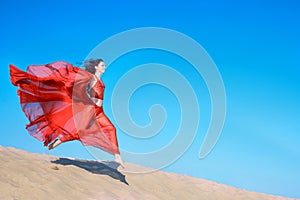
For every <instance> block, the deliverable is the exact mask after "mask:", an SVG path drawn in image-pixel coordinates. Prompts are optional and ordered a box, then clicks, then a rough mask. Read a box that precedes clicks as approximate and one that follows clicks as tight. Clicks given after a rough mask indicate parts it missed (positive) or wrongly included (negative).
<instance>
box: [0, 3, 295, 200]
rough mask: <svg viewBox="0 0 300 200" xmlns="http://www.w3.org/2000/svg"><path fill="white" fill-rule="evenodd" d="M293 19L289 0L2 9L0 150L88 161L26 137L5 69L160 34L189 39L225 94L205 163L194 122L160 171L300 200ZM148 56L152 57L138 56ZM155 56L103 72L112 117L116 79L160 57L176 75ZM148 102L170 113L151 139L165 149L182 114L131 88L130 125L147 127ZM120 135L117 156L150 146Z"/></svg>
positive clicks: (162, 95)
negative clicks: (129, 33) (192, 134)
mask: <svg viewBox="0 0 300 200" xmlns="http://www.w3.org/2000/svg"><path fill="white" fill-rule="evenodd" d="M299 13H300V3H298V1H296V0H284V1H283V0H281V1H279V0H275V1H264V3H263V2H261V1H258V0H255V1H251V2H241V1H234V0H230V1H216V0H213V1H209V2H208V1H207V2H198V1H196V0H195V1H177V2H174V1H165V2H163V3H162V2H161V1H157V0H154V1H149V2H145V3H141V2H140V1H126V3H125V2H120V3H117V2H115V3H110V2H109V1H89V0H87V1H62V2H60V1H33V0H29V1H24V2H21V1H15V0H11V1H6V2H5V1H4V2H2V3H1V6H0V27H1V33H0V40H1V45H0V51H1V54H0V66H1V70H0V76H1V80H2V81H1V84H0V91H1V95H0V98H1V102H2V104H1V107H0V110H1V126H2V132H1V134H0V145H2V146H7V147H8V146H9V147H16V148H19V149H23V150H27V151H30V152H38V153H47V154H54V155H60V156H70V157H77V158H86V159H92V157H91V155H90V154H89V153H88V152H87V151H86V149H85V148H84V147H83V146H82V145H81V144H80V143H79V142H69V143H65V144H64V145H62V146H60V147H59V148H57V149H55V150H53V151H50V152H48V151H46V150H45V148H44V147H43V145H42V143H40V142H38V141H37V140H36V139H34V138H32V137H31V136H29V135H28V133H27V132H26V130H25V124H26V123H27V119H26V118H25V116H24V114H23V113H22V111H21V109H20V106H19V103H18V101H19V100H18V98H17V95H16V88H15V87H14V86H12V85H11V84H10V81H9V73H8V65H9V64H10V63H13V64H15V65H16V66H18V67H19V68H21V69H26V66H27V65H29V64H45V63H49V62H53V61H56V60H65V61H68V62H71V63H73V64H76V62H78V61H82V60H83V59H84V58H85V57H86V56H87V55H88V54H89V52H90V51H91V50H92V49H93V48H95V47H96V46H97V45H98V44H99V43H100V42H101V41H103V40H105V39H107V38H108V37H110V36H113V35H115V34H117V33H120V32H122V31H126V30H129V29H133V28H140V27H149V26H150V27H163V28H168V29H172V30H176V31H179V32H181V33H183V34H185V35H188V36H189V37H191V38H193V39H194V40H195V41H197V42H198V43H199V44H201V45H202V46H203V47H204V48H205V49H206V51H207V52H208V53H209V55H210V56H211V57H212V59H213V60H214V62H215V63H216V65H217V67H218V69H219V71H220V74H221V76H222V78H223V81H224V86H225V89H226V96H227V116H226V121H225V124H224V129H223V131H222V135H221V137H220V139H219V141H218V143H217V145H216V146H215V148H214V149H213V151H212V152H211V153H210V154H209V156H207V157H206V158H205V159H202V160H200V159H199V158H198V154H199V147H200V145H201V143H202V141H203V130H204V129H205V128H207V125H203V126H202V124H201V123H200V126H199V134H197V136H196V138H195V140H194V142H193V144H192V145H191V147H190V148H189V149H188V150H187V151H186V152H185V154H184V155H183V156H182V157H181V158H180V159H179V160H177V162H175V163H173V164H172V165H170V166H168V167H167V168H165V169H164V170H165V171H172V172H176V173H180V174H187V175H190V176H195V177H200V178H205V179H209V180H213V181H217V182H220V183H224V184H227V185H232V186H235V187H239V188H244V189H247V190H251V191H258V192H264V193H269V194H275V195H284V196H289V197H298V198H300V190H299V185H300V170H299V169H300V123H299V122H300V105H299V102H300V84H299V81H300V60H299V56H300V37H299V35H300V27H299V24H300V14H299ZM147 53H149V55H150V57H149V56H148V57H147V56H145V55H147ZM161 53H162V54H159V52H156V51H151V50H149V51H148V52H136V53H135V54H134V53H133V54H129V55H128V56H127V57H126V58H124V59H123V60H122V59H120V60H119V62H116V63H114V65H112V66H109V67H111V68H109V69H108V70H107V73H106V74H105V75H104V77H103V79H104V81H105V83H106V87H107V89H106V94H105V95H106V96H105V97H106V100H107V101H105V102H104V106H105V107H106V108H107V109H106V111H107V114H108V115H109V116H110V117H112V112H111V109H110V107H109V106H110V102H109V101H110V98H111V91H112V89H113V86H114V84H115V83H116V81H117V80H118V78H119V77H121V76H122V74H123V73H126V71H128V70H130V69H131V67H134V66H135V65H137V64H143V62H154V61H155V62H159V61H160V60H159V59H160V58H161V56H162V57H163V58H164V59H165V60H164V61H168V62H166V63H164V64H168V65H169V66H171V67H172V66H173V67H174V68H176V66H177V65H178V63H180V62H183V61H180V60H178V61H176V62H175V61H173V60H172V58H173V57H172V56H171V55H167V54H164V53H163V52H161ZM139 56H140V57H139ZM143 56H144V57H143ZM137 58H140V59H137ZM142 58H143V59H142ZM174 59H175V57H174ZM176 63H177V64H176ZM114 66H115V67H114ZM117 66H123V68H122V69H120V68H119V69H118V67H117ZM177 67H178V66H177ZM179 70H180V69H179ZM181 73H182V74H185V75H186V76H187V77H186V78H187V79H189V80H190V81H191V84H192V85H195V84H197V79H198V81H199V82H201V81H202V80H201V77H200V76H196V75H195V76H193V78H191V77H192V75H191V74H193V71H192V70H191V69H185V70H183V71H182V72H181ZM189 76H190V77H189ZM195 88H196V86H195ZM204 89H205V87H203V88H200V89H199V88H198V89H195V90H196V91H198V92H197V94H196V95H197V98H198V99H199V101H200V102H201V103H200V107H201V108H200V109H201V110H202V111H203V112H204V113H207V112H208V111H209V109H208V107H209V106H210V105H209V95H208V93H207V91H206V92H205V91H204ZM202 92H203V93H202ZM156 94H158V95H157V96H156ZM149 95H150V96H152V97H153V96H154V97H153V98H150V96H149ZM148 97H149V98H148ZM158 97H159V98H158ZM201 98H203V99H201ZM204 98H206V99H204ZM149 99H151V100H149ZM169 102H173V103H169ZM153 103H161V104H162V105H165V109H166V112H168V117H169V118H168V120H170V121H171V122H167V123H166V126H165V128H164V130H163V131H164V135H162V136H158V137H160V138H161V139H162V140H161V141H162V142H166V141H168V140H170V139H171V138H172V134H173V132H174V131H176V130H175V128H177V127H178V121H179V120H178V118H176V116H179V114H178V112H180V110H179V109H178V104H177V103H176V99H175V98H174V95H172V94H171V93H169V91H168V90H166V89H164V88H162V87H158V86H156V85H149V86H147V87H145V88H143V90H142V89H141V90H138V91H137V92H136V93H135V94H134V95H133V97H132V100H131V103H130V111H131V114H132V118H133V120H135V121H136V123H137V124H141V125H143V124H147V123H148V121H147V120H149V119H148V117H147V110H148V108H149V106H150V105H152V104H153ZM206 105H207V106H206ZM202 120H203V123H204V124H205V123H207V121H209V117H207V116H206V117H205V116H203V119H202ZM176 122H177V123H176ZM174 127H175V128H174ZM118 133H119V135H120V141H119V142H120V146H121V147H122V148H125V149H126V148H128V149H130V148H131V147H132V145H133V144H134V147H135V149H134V150H135V151H138V152H144V151H145V149H143V147H145V148H149V149H151V148H153V149H155V148H158V146H155V144H153V143H152V144H153V145H154V146H151V143H150V144H148V146H147V144H145V143H143V141H141V143H138V142H136V141H135V142H133V141H131V140H132V138H130V137H126V135H125V134H124V133H122V131H120V130H119V132H118ZM168 134H171V135H168ZM158 145H159V144H158ZM139 148H140V151H139Z"/></svg>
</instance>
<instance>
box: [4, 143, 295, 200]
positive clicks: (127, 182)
mask: <svg viewBox="0 0 300 200" xmlns="http://www.w3.org/2000/svg"><path fill="white" fill-rule="evenodd" d="M126 165H127V167H130V168H141V167H142V166H138V165H135V164H132V163H126ZM0 190H1V192H0V199H1V200H2V199H3V200H10V199H11V200H27V199H28V200H29V199H30V200H35V199H43V200H48V199H49V200H50V199H51V200H55V199H64V200H68V199H70V200H71V199H72V200H73V199H76V200H81V199H82V200H98V199H101V200H102V199H104V200H113V199H117V200H118V199H120V200H135V199H138V200H140V199H146V200H169V199H188V200H193V199H195V200H201V199H203V200H210V199H211V200H218V199H220V200H226V199H228V200H229V199H230V200H243V199H244V200H269V199H270V200H271V199H272V200H273V199H274V200H291V199H292V198H286V197H280V196H273V195H267V194H263V193H257V192H250V191H246V190H242V189H237V188H234V187H231V186H227V185H224V184H219V183H215V182H212V181H208V180H204V179H199V178H194V177H189V176H186V175H179V174H175V173H168V172H162V171H155V172H151V173H145V174H133V173H126V171H122V170H121V169H119V168H118V165H117V164H116V163H114V162H108V161H101V162H100V161H98V162H97V161H90V160H80V159H73V158H63V157H55V156H50V155H42V154H34V153H29V152H26V151H23V150H19V149H15V148H11V147H2V146H0Z"/></svg>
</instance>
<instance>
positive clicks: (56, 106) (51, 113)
mask: <svg viewBox="0 0 300 200" xmlns="http://www.w3.org/2000/svg"><path fill="white" fill-rule="evenodd" d="M10 78H11V82H12V84H13V85H15V86H18V96H19V97H20V104H21V107H22V110H23V112H24V113H25V115H26V117H27V118H28V120H29V124H27V125H26V129H27V131H28V132H29V134H30V135H32V136H33V137H35V138H36V139H38V140H40V141H43V142H44V145H45V146H47V145H48V144H49V143H51V142H52V141H53V140H55V139H56V138H60V140H61V141H62V142H67V141H71V140H80V141H81V142H82V144H83V145H86V146H94V147H98V148H101V149H103V150H105V151H107V152H109V153H111V154H119V153H120V152H119V148H118V142H117V138H116V129H115V127H114V125H113V124H112V123H111V122H110V120H109V119H108V118H107V116H106V115H105V114H104V112H103V108H102V107H99V106H97V105H95V104H94V103H93V101H92V100H91V99H90V97H95V98H99V99H103V92H104V88H105V86H104V84H103V82H102V81H101V80H98V81H97V82H96V84H95V85H94V86H93V87H92V88H90V89H89V91H87V88H88V86H89V84H90V81H91V80H92V78H93V75H92V74H90V73H89V72H87V71H85V70H82V69H80V68H77V67H74V66H73V65H72V64H69V63H67V62H64V61H59V62H54V63H50V64H46V65H40V66H39V65H31V66H28V68H27V70H26V72H24V71H21V70H19V69H18V68H16V67H15V66H13V65H10Z"/></svg>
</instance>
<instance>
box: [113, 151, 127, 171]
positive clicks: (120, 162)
mask: <svg viewBox="0 0 300 200" xmlns="http://www.w3.org/2000/svg"><path fill="white" fill-rule="evenodd" d="M115 162H116V163H118V164H120V165H121V166H122V167H123V168H125V164H124V162H123V160H122V158H121V156H120V154H115Z"/></svg>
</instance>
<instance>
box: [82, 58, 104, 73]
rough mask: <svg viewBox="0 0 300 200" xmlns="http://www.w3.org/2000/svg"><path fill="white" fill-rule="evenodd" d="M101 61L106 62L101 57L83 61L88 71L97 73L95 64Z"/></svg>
mask: <svg viewBox="0 0 300 200" xmlns="http://www.w3.org/2000/svg"><path fill="white" fill-rule="evenodd" d="M100 62H104V61H103V60H102V59H101V58H99V59H88V60H85V61H83V66H84V68H85V70H86V71H88V72H90V73H91V74H95V72H96V69H95V66H97V65H99V63H100Z"/></svg>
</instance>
